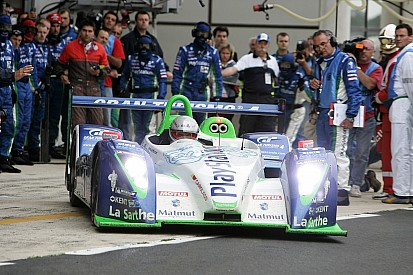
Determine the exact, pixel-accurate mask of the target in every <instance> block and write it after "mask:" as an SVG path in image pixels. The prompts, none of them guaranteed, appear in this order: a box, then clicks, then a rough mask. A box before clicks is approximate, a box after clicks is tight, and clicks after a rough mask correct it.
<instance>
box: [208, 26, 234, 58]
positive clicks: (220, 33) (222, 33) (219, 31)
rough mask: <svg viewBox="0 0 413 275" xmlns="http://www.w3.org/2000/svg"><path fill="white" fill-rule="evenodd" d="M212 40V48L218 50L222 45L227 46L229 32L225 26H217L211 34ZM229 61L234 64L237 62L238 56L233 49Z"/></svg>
mask: <svg viewBox="0 0 413 275" xmlns="http://www.w3.org/2000/svg"><path fill="white" fill-rule="evenodd" d="M212 36H213V38H214V47H215V48H217V49H219V48H220V47H221V46H222V45H226V44H228V36H229V30H228V28H227V27H225V26H218V27H216V28H215V29H214V31H213V32H212ZM231 59H232V60H234V61H235V62H237V61H238V54H237V52H236V51H235V50H234V49H233V51H232V56H231Z"/></svg>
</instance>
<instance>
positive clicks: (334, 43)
mask: <svg viewBox="0 0 413 275" xmlns="http://www.w3.org/2000/svg"><path fill="white" fill-rule="evenodd" d="M325 33H326V35H327V36H330V45H331V46H332V47H337V45H338V42H337V38H336V37H335V36H334V34H333V32H332V31H329V30H326V31H325Z"/></svg>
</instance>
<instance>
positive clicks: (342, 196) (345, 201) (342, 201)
mask: <svg viewBox="0 0 413 275" xmlns="http://www.w3.org/2000/svg"><path fill="white" fill-rule="evenodd" d="M337 205H339V206H349V205H350V200H349V198H348V192H347V190H345V189H338V193H337Z"/></svg>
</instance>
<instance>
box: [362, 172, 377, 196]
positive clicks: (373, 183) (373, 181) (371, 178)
mask: <svg viewBox="0 0 413 275" xmlns="http://www.w3.org/2000/svg"><path fill="white" fill-rule="evenodd" d="M365 181H367V182H369V183H370V187H372V188H373V190H374V192H377V191H379V190H380V188H381V182H380V181H379V180H378V179H377V178H376V173H375V172H374V171H373V170H368V171H367V174H366V175H365Z"/></svg>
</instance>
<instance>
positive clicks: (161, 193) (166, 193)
mask: <svg viewBox="0 0 413 275" xmlns="http://www.w3.org/2000/svg"><path fill="white" fill-rule="evenodd" d="M158 195H159V196H168V197H189V193H188V192H173V191H158Z"/></svg>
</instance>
